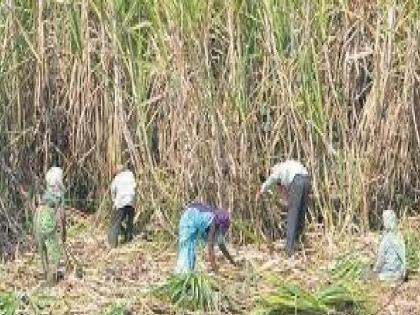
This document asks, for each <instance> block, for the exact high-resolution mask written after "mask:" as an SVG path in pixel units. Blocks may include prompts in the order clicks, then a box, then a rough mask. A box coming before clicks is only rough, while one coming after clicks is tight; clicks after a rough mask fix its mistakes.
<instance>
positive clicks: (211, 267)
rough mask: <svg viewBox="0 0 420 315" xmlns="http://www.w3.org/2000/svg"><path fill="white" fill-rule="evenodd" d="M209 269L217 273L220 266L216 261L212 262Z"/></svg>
mask: <svg viewBox="0 0 420 315" xmlns="http://www.w3.org/2000/svg"><path fill="white" fill-rule="evenodd" d="M209 270H210V272H214V273H217V272H218V271H219V268H218V267H217V265H216V264H215V263H210V265H209Z"/></svg>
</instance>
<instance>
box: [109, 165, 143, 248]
mask: <svg viewBox="0 0 420 315" xmlns="http://www.w3.org/2000/svg"><path fill="white" fill-rule="evenodd" d="M116 173H117V175H116V176H115V178H114V179H113V181H112V183H111V197H112V201H113V207H114V209H113V210H114V211H113V214H112V222H111V228H110V231H109V233H108V242H109V244H110V245H111V247H117V246H118V236H119V235H120V231H121V229H122V223H123V222H124V221H126V228H125V229H123V231H124V237H125V239H124V241H126V242H129V241H131V240H132V239H133V221H134V205H135V196H136V186H137V185H136V179H135V177H134V174H133V173H132V172H131V171H130V170H128V169H127V168H126V167H125V166H124V165H121V164H119V165H117V167H116Z"/></svg>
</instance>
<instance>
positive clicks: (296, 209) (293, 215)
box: [286, 175, 311, 255]
mask: <svg viewBox="0 0 420 315" xmlns="http://www.w3.org/2000/svg"><path fill="white" fill-rule="evenodd" d="M310 184H311V183H310V177H309V176H308V175H296V176H295V177H294V178H293V181H292V183H291V184H290V187H289V197H288V201H287V208H288V212H287V232H286V234H287V244H286V245H287V253H288V254H289V255H291V254H292V253H293V252H294V250H295V243H296V241H298V240H299V237H300V236H301V235H302V233H303V230H304V228H305V216H306V212H307V211H308V195H309V190H310Z"/></svg>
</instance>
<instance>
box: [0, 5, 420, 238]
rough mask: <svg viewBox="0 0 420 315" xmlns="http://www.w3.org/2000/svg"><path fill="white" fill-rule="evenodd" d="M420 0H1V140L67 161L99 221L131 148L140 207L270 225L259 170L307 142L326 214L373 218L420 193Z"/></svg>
mask: <svg viewBox="0 0 420 315" xmlns="http://www.w3.org/2000/svg"><path fill="white" fill-rule="evenodd" d="M419 11H420V10H419V4H418V1H414V0H411V1H404V2H402V1H397V2H396V3H395V5H391V4H389V3H388V2H378V3H365V2H360V1H357V2H355V1H333V0H328V1H327V0H326V1H318V2H314V1H309V0H303V1H283V2H278V1H262V2H261V1H260V2H258V1H257V2H255V1H251V0H245V1H234V0H232V1H219V0H215V1H210V2H208V3H206V4H203V3H197V2H196V1H192V0H188V1H178V0H168V1H163V2H162V1H161V2H159V1H152V0H134V1H120V0H119V1H116V0H114V1H105V2H104V1H85V0H84V1H74V0H69V1H47V0H38V1H19V0H7V1H2V2H1V4H0V147H1V150H2V151H5V152H6V153H7V160H8V161H7V163H8V164H9V165H10V166H11V167H13V168H14V169H16V170H18V171H19V172H21V173H22V174H23V175H25V176H23V177H24V178H25V180H26V181H27V184H32V185H35V181H34V180H32V179H33V178H35V176H37V177H39V178H42V177H43V173H44V172H45V170H46V169H47V167H49V166H50V165H52V164H55V163H59V164H60V165H62V166H63V167H64V169H65V174H66V179H67V183H66V184H67V186H68V188H69V191H70V197H71V198H72V199H73V200H72V201H71V203H72V204H73V205H75V206H77V207H79V208H89V209H91V210H96V209H99V210H100V211H99V213H100V216H99V218H100V220H106V218H107V217H108V214H109V210H110V207H109V204H110V203H109V190H108V185H109V182H110V180H111V174H112V170H113V168H114V167H115V163H117V162H118V161H123V162H125V161H129V162H130V164H131V166H132V168H133V169H134V170H135V172H136V174H137V177H138V184H139V185H138V187H139V196H141V198H140V199H139V203H138V205H137V208H138V209H139V210H142V209H156V210H158V212H160V214H162V215H159V218H162V220H163V223H164V224H168V225H172V224H173V223H172V221H174V222H175V220H176V218H177V217H178V215H179V213H180V211H181V207H180V205H182V204H183V203H184V202H185V201H186V200H189V199H202V200H205V201H209V202H214V203H218V204H224V205H225V206H229V207H230V208H231V209H232V211H233V215H234V217H237V218H240V219H241V220H242V221H243V222H248V223H249V224H250V225H251V226H255V227H257V229H258V231H257V233H260V231H270V230H272V228H273V226H274V225H278V222H277V221H278V220H262V219H261V211H262V209H261V207H260V205H258V204H256V203H255V198H254V196H255V193H256V191H257V189H258V186H259V185H260V183H261V181H262V180H263V179H264V178H265V177H266V176H267V174H268V169H269V166H270V165H271V164H272V163H273V162H274V160H275V159H277V158H281V159H283V158H297V159H300V160H302V161H303V162H304V164H306V165H307V166H308V168H309V169H310V171H311V175H312V182H313V194H312V197H311V204H310V212H311V216H310V217H311V218H317V219H318V218H319V219H320V220H322V222H323V223H324V224H325V225H326V228H327V229H329V230H336V229H340V230H342V231H344V232H349V231H354V230H357V229H358V228H360V227H362V228H368V227H369V225H370V224H375V223H376V217H377V213H378V212H380V211H381V209H383V207H386V206H388V205H389V204H391V205H392V206H394V207H395V208H397V209H399V210H402V211H403V210H413V211H416V210H417V209H416V207H418V191H419V189H420V182H419V177H418V176H417V175H416V174H418V172H419V165H420V163H419V162H420V161H419V155H418V153H417V151H418V150H416V148H417V147H418V146H419V144H420V143H419V139H420V136H419V127H418V126H419V124H420V121H419V117H420V115H419V113H420V111H419V109H418V99H419V93H418V90H419V86H420V83H419V79H418V75H417V73H418V70H419V68H420V56H419V49H418V47H419V43H418V38H419V36H418V34H419V26H418V12H419ZM23 170H25V171H23ZM26 170H28V172H26ZM0 185H1V186H0V189H1V191H2V196H4V198H3V199H2V200H3V203H4V206H1V207H0V213H4V211H3V210H1V209H3V207H4V208H11V209H18V210H17V211H14V213H16V216H23V215H22V213H23V210H22V209H20V207H19V205H18V202H17V201H18V198H17V196H16V189H15V187H14V186H13V185H12V184H11V183H10V182H9V180H8V179H7V176H6V174H4V172H1V171H0ZM32 190H33V191H36V190H39V188H38V187H33V188H32ZM401 196H403V197H404V198H402V197H401ZM416 202H417V203H416ZM266 208H267V211H269V212H271V213H270V217H272V218H274V217H276V216H278V213H279V212H280V209H281V208H280V205H279V204H278V203H277V202H276V201H275V198H274V199H273V201H272V202H270V205H269V206H268V207H266ZM241 233H243V232H242V231H241V230H234V234H235V235H240V236H242V237H243V236H244V235H241Z"/></svg>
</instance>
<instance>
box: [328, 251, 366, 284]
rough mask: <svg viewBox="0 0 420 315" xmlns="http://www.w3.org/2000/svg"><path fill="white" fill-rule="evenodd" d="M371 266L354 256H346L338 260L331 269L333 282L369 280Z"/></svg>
mask: <svg viewBox="0 0 420 315" xmlns="http://www.w3.org/2000/svg"><path fill="white" fill-rule="evenodd" d="M368 273H369V264H368V263H367V262H364V261H362V260H361V259H359V258H358V257H356V256H354V255H346V256H343V257H341V258H340V259H338V260H337V262H336V263H335V265H334V267H333V268H332V269H331V272H330V275H331V277H332V279H333V280H346V281H355V280H361V279H365V278H367V276H368Z"/></svg>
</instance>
